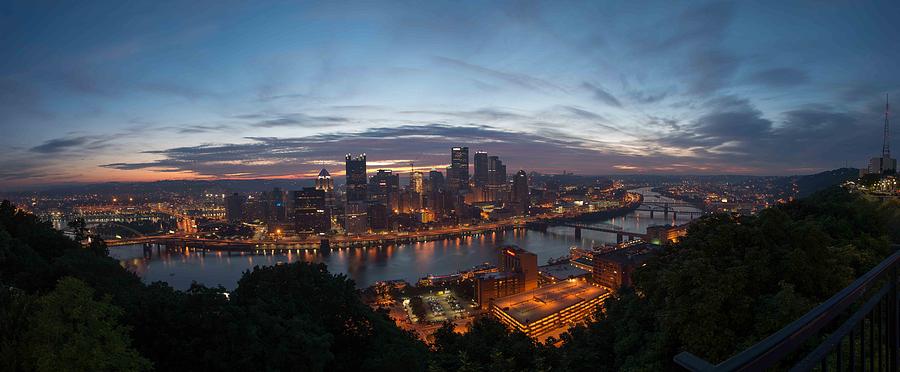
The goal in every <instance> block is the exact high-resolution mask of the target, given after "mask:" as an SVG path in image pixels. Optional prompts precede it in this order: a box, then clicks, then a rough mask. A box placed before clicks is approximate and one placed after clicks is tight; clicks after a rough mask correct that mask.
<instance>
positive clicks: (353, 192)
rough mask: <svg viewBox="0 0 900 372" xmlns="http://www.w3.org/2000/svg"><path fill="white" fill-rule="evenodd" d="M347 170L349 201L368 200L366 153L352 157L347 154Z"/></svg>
mask: <svg viewBox="0 0 900 372" xmlns="http://www.w3.org/2000/svg"><path fill="white" fill-rule="evenodd" d="M344 164H345V166H346V171H347V202H365V201H366V184H367V183H368V177H366V154H360V155H359V156H357V157H351V156H350V154H347V157H346V159H345V162H344Z"/></svg>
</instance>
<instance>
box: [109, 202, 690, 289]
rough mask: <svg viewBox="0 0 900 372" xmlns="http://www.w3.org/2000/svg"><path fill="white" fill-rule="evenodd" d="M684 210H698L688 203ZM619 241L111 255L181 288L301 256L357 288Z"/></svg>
mask: <svg viewBox="0 0 900 372" xmlns="http://www.w3.org/2000/svg"><path fill="white" fill-rule="evenodd" d="M632 191H635V192H639V193H641V194H643V195H644V198H645V200H653V201H662V202H665V201H673V200H674V199H670V198H666V197H662V196H659V195H658V194H657V193H654V192H652V191H650V189H649V188H642V189H636V190H632ZM677 209H678V210H685V211H689V210H690V211H696V209H694V208H689V207H679V208H677ZM689 220H690V218H688V216H684V215H682V216H679V218H678V220H677V221H675V220H674V219H673V216H672V215H671V214H670V215H669V216H668V218H666V217H664V216H663V213H661V212H657V213H655V214H654V218H650V212H645V211H633V212H631V213H629V214H627V215H625V216H622V217H617V218H612V219H608V220H604V221H597V222H594V223H591V224H594V225H600V224H612V225H617V226H621V227H622V228H623V230H625V231H631V232H639V233H643V232H646V230H647V226H652V225H662V224H667V223H668V224H672V223H679V224H680V223H684V222H687V221H689ZM615 242H616V236H615V234H611V233H603V232H598V231H590V230H582V233H581V239H575V233H574V230H573V229H572V228H568V227H560V226H555V227H550V228H548V229H547V232H539V231H533V230H525V229H516V230H507V231H502V232H492V233H485V234H478V235H474V236H468V237H461V238H456V239H447V240H438V241H430V242H425V243H410V244H398V245H390V246H384V247H370V248H345V249H336V250H331V251H301V250H296V251H288V252H286V253H274V254H273V253H267V254H254V253H250V252H200V251H192V250H188V249H184V248H174V247H173V248H169V249H166V248H165V247H162V248H160V249H153V252H152V254H151V255H150V256H149V257H144V254H143V248H142V247H141V246H140V245H133V246H119V247H110V256H112V257H113V258H115V259H118V260H119V262H120V263H121V264H122V265H123V266H124V267H125V268H127V269H129V270H131V271H133V272H135V273H136V274H137V275H138V276H140V277H141V278H142V279H143V280H144V281H145V282H147V283H151V282H155V281H164V282H167V283H169V285H171V286H172V287H174V288H176V289H187V288H188V287H190V285H191V283H192V282H198V283H201V284H204V285H207V286H216V285H222V286H223V287H225V288H226V289H233V288H234V287H235V285H236V284H237V281H238V280H239V279H240V278H241V275H242V274H243V272H244V271H247V270H250V269H252V268H253V267H254V266H264V265H274V264H277V263H279V262H294V261H299V260H303V261H312V262H321V263H325V264H326V265H328V270H329V271H331V272H333V273H343V274H346V275H348V276H349V277H350V278H351V279H353V280H354V281H355V282H356V284H357V287H366V286H369V285H371V284H373V283H375V282H376V281H380V280H392V279H404V280H406V281H408V282H410V283H415V282H416V281H417V280H418V279H419V278H421V277H423V276H426V275H428V274H449V273H454V272H457V271H459V270H464V269H469V268H471V267H472V266H475V265H477V264H480V263H485V262H489V263H496V262H495V261H496V256H497V248H498V247H499V246H501V245H505V244H515V245H518V246H519V247H522V248H524V249H526V250H528V251H531V252H534V253H536V254H537V255H538V264H539V265H542V264H544V263H546V262H547V260H548V259H551V258H558V257H561V256H565V255H567V254H568V251H569V248H570V247H572V246H579V247H592V246H594V245H599V244H603V243H615Z"/></svg>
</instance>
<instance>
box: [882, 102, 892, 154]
mask: <svg viewBox="0 0 900 372" xmlns="http://www.w3.org/2000/svg"><path fill="white" fill-rule="evenodd" d="M890 112H891V106H890V101H889V100H888V95H887V94H885V95H884V144H883V145H882V147H881V157H882V158H885V159H887V158H890V157H891V124H890V120H889V118H888V116H889V114H890Z"/></svg>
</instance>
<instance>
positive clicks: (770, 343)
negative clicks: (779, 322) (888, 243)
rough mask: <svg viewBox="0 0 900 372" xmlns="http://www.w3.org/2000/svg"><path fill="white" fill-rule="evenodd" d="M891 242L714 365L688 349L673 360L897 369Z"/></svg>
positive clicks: (748, 366)
mask: <svg viewBox="0 0 900 372" xmlns="http://www.w3.org/2000/svg"><path fill="white" fill-rule="evenodd" d="M892 247H893V248H894V250H895V251H894V254H892V255H891V256H889V257H888V258H887V259H885V260H884V261H882V262H881V263H880V264H878V266H876V267H875V268H874V269H872V270H871V271H869V272H868V273H866V274H865V275H863V276H862V277H860V278H859V279H856V281H854V282H853V283H851V284H850V286H848V287H846V288H844V289H842V290H841V291H840V292H838V293H837V294H835V295H834V296H833V297H831V298H830V299H828V300H827V301H825V302H823V303H822V304H820V305H819V306H816V307H815V308H813V309H812V310H810V311H809V312H807V313H806V314H805V315H803V316H801V317H800V318H799V319H797V320H795V321H793V322H792V323H790V324H788V325H787V326H785V327H784V328H782V329H781V330H779V331H777V332H775V333H774V334H772V335H770V336H769V337H767V338H765V339H763V340H762V341H760V342H758V343H756V345H753V346H751V347H750V348H748V349H746V350H744V351H742V352H740V353H738V354H737V355H734V356H732V357H731V358H728V359H726V360H725V361H723V362H721V363H719V364H712V363H710V362H708V361H706V360H704V359H702V358H700V357H698V356H696V355H694V354H691V353H690V352H688V351H684V352H682V353H680V354H678V355H676V356H675V360H674V361H675V363H676V364H678V365H680V366H681V367H683V368H685V369H687V370H689V371H762V370H784V371H786V370H791V371H811V370H819V371H823V372H824V371H828V370H837V371H843V370H847V371H857V370H862V371H866V370H868V371H876V370H878V371H881V370H885V371H897V369H898V357H897V356H898V352H900V304H898V292H900V287H898V284H897V279H898V275H897V271H898V269H900V245H893V246H892Z"/></svg>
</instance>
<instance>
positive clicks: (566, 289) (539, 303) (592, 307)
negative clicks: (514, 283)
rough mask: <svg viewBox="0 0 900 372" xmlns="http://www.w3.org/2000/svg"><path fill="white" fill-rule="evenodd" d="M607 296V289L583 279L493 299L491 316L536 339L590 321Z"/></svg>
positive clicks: (570, 280)
mask: <svg viewBox="0 0 900 372" xmlns="http://www.w3.org/2000/svg"><path fill="white" fill-rule="evenodd" d="M609 295H610V291H609V290H608V289H606V288H603V287H600V286H597V285H594V284H591V283H590V282H588V281H587V280H585V279H569V280H565V281H562V282H559V283H556V284H551V285H547V286H543V287H541V288H538V289H536V290H533V291H526V292H522V293H518V294H515V295H512V296H507V297H503V298H499V299H496V300H494V301H493V302H492V304H491V315H493V316H494V317H496V318H497V319H499V320H500V322H502V323H504V324H506V325H507V326H509V327H510V328H512V329H515V330H519V331H522V332H524V333H525V334H527V335H529V336H531V337H539V336H542V335H546V334H548V333H550V332H553V331H556V330H564V329H567V328H568V327H570V326H572V325H575V324H577V323H580V322H583V321H585V320H588V319H590V318H591V316H593V315H594V314H595V313H596V311H597V308H598V307H599V306H601V305H602V304H603V300H605V299H606V298H607V297H609Z"/></svg>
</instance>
